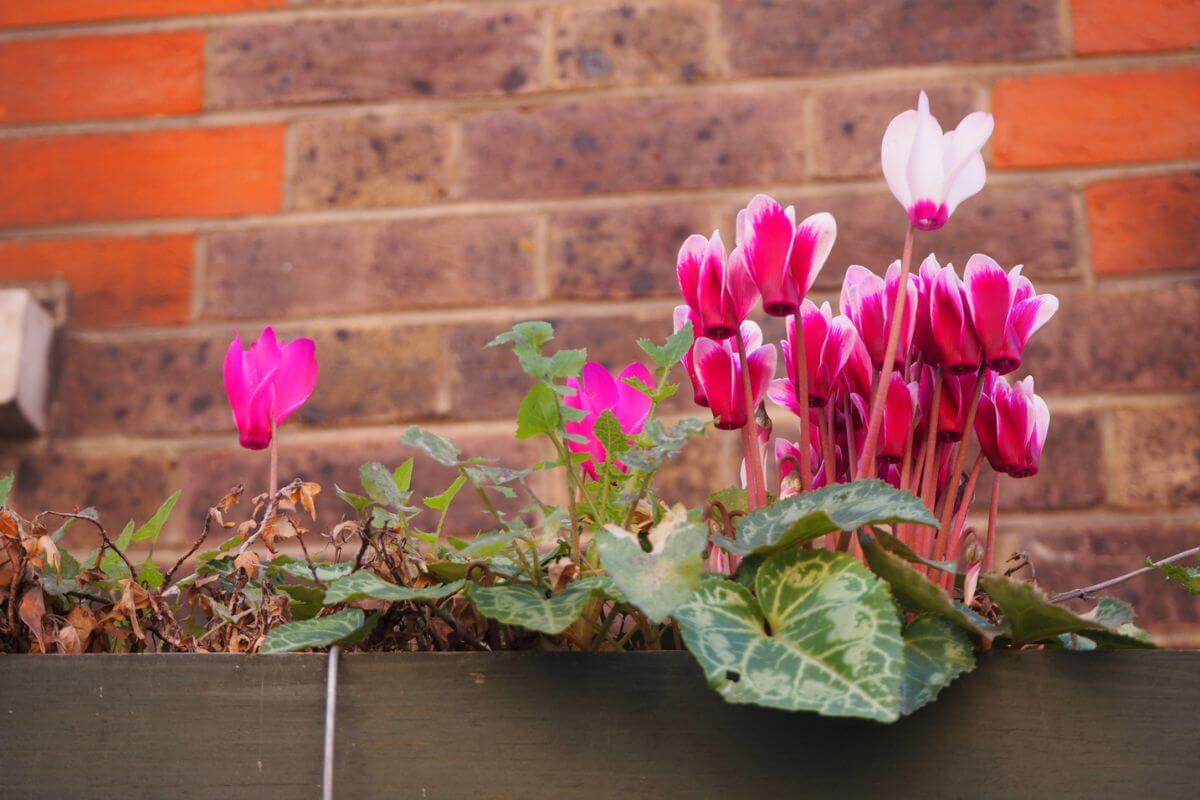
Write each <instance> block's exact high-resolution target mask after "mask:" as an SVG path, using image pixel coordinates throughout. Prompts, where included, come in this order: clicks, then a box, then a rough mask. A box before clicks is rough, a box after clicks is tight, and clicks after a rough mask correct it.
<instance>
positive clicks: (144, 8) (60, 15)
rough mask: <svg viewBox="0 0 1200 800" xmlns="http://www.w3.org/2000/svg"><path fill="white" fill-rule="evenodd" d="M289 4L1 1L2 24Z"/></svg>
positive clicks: (246, 0)
mask: <svg viewBox="0 0 1200 800" xmlns="http://www.w3.org/2000/svg"><path fill="white" fill-rule="evenodd" d="M285 5H287V0H4V2H2V3H0V27H9V28H11V27H15V26H18V25H54V24H58V23H64V22H90V21H93V20H105V19H138V18H146V17H172V16H182V15H186V14H224V13H228V12H233V11H254V10H259V9H266V8H281V7H283V6H285Z"/></svg>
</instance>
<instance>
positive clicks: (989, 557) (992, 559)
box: [983, 472, 1001, 572]
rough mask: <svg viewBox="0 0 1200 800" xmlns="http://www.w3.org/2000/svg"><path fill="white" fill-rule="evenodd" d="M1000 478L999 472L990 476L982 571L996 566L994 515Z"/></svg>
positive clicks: (995, 513)
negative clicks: (990, 498) (989, 495)
mask: <svg viewBox="0 0 1200 800" xmlns="http://www.w3.org/2000/svg"><path fill="white" fill-rule="evenodd" d="M1000 478H1001V475H1000V473H999V472H997V473H996V475H995V477H993V478H992V502H991V503H990V504H989V505H988V530H987V545H986V546H985V547H984V551H983V571H984V572H991V571H992V570H994V569H995V568H996V516H997V513H998V512H999V510H1000Z"/></svg>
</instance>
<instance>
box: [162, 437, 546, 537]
mask: <svg viewBox="0 0 1200 800" xmlns="http://www.w3.org/2000/svg"><path fill="white" fill-rule="evenodd" d="M439 432H441V433H445V431H439ZM451 438H452V439H453V440H454V442H455V443H456V444H457V445H458V446H459V447H461V448H462V450H463V453H464V455H467V456H483V457H487V458H496V459H498V463H499V464H502V465H504V466H508V467H513V468H524V467H528V466H531V465H533V464H535V463H537V462H538V461H540V460H542V459H544V458H548V457H549V456H550V454H549V453H548V452H547V448H544V447H542V445H541V443H539V442H536V441H525V442H518V441H516V440H515V439H514V438H513V437H512V435H511V434H508V435H505V434H500V433H493V434H487V433H471V434H461V433H455V434H452V435H451ZM326 439H327V440H317V439H314V438H313V437H306V438H305V439H304V440H303V441H300V442H295V441H293V442H290V443H289V442H288V440H287V439H286V438H283V439H280V445H279V475H280V481H281V482H286V481H290V480H291V479H292V478H295V477H301V478H303V479H304V480H308V481H315V482H316V483H319V484H320V485H321V494H320V495H319V496H318V497H317V521H316V524H315V526H314V525H313V524H311V520H309V519H308V518H307V517H306V516H304V515H303V513H301V514H300V518H301V519H302V520H303V521H304V522H306V523H310V524H309V525H308V526H307V527H309V528H310V529H311V530H312V531H313V534H314V535H312V536H310V537H308V538H306V544H307V546H308V547H309V548H310V553H313V554H314V556H315V554H316V551H317V550H320V549H321V548H324V547H327V545H326V544H325V541H326V540H322V539H320V538H318V536H317V535H316V534H318V533H321V532H325V531H327V530H328V529H329V528H330V527H332V526H333V525H336V524H337V523H338V522H339V521H341V520H342V519H346V518H352V517H353V511H351V509H350V507H349V506H347V505H346V504H345V503H343V502H342V501H341V500H339V499H338V497H337V496H336V494H335V487H337V486H340V487H342V488H343V489H346V490H348V491H352V492H357V493H362V492H363V490H362V488H361V483H360V480H359V466H360V465H361V464H363V463H365V462H367V461H381V462H383V463H384V464H387V465H388V466H389V467H395V466H398V465H399V464H400V463H401V462H403V461H404V460H405V459H406V458H409V457H412V458H414V459H415V463H414V465H413V483H412V490H413V498H414V505H417V506H418V507H419V506H420V505H421V498H424V497H432V496H433V495H436V494H440V493H441V492H443V491H445V489H446V487H447V486H449V485H450V483H451V482H453V481H454V479H455V477H456V476H457V473H456V471H455V470H453V469H451V468H449V467H443V466H441V465H439V464H437V463H436V462H434V461H432V460H431V459H429V458H428V457H427V456H425V455H424V454H422V453H421V452H420V451H418V450H415V449H414V448H411V447H408V446H406V445H402V444H400V432H399V431H396V432H395V433H394V434H390V435H389V436H386V437H380V436H378V435H371V436H364V435H363V434H350V435H347V436H344V437H339V438H338V439H337V440H336V441H334V440H329V439H328V437H326ZM265 464H266V462H265V455H264V454H263V453H254V452H250V451H246V450H240V449H238V448H236V447H223V448H213V449H207V450H202V451H197V452H195V453H192V454H189V456H188V458H187V460H186V462H185V464H184V469H183V476H184V477H183V486H184V493H185V497H186V498H187V505H186V512H185V513H186V516H187V519H188V520H190V525H191V528H193V529H197V530H198V526H199V525H200V524H202V522H203V519H204V515H205V513H206V512H207V510H208V508H209V506H211V505H212V504H213V503H215V502H216V501H217V500H219V499H220V498H221V497H222V496H223V495H224V493H225V492H227V491H228V490H229V488H230V487H232V486H234V485H235V484H237V483H239V482H242V483H244V484H245V486H246V496H247V498H249V497H251V496H253V495H254V494H257V493H259V492H262V491H266V480H267V473H266V471H265ZM530 480H531V481H532V482H533V483H532V484H531V485H534V486H536V487H538V488H540V483H539V481H540V480H541V476H534V477H532V478H531V479H530ZM535 491H537V489H535ZM519 494H520V496H519V497H518V498H517V499H515V500H507V499H505V498H503V497H499V496H497V495H494V494H492V495H489V496H490V497H491V499H492V501H493V502H494V503H495V504H496V506H497V508H499V509H500V510H502V511H504V512H506V513H511V512H515V511H516V510H517V509H519V508H521V507H522V506H524V505H526V504H528V502H529V497H528V496H526V495H524V494H523V493H521V492H519ZM539 494H540V492H539ZM248 510H249V509H248V507H245V506H243V507H239V508H238V510H237V511H235V512H234V513H235V514H237V513H238V512H240V515H239V516H236V517H234V518H237V519H240V518H241V517H242V516H244V515H245V514H246V513H247V512H248ZM492 520H493V517H491V515H490V514H489V513H488V512H487V510H486V508H485V506H484V504H483V501H482V500H480V499H479V496H478V494H477V493H476V492H475V491H474V490H473V489H471V488H470V487H466V488H464V489H463V490H462V492H460V494H459V495H458V497H456V498H455V500H454V504H453V505H452V506H451V509H450V515H449V517H447V520H446V528H445V530H446V532H447V533H449V534H453V535H470V534H474V533H476V532H478V531H481V530H488V529H491V528H494V527H495V526H494V523H493V522H492ZM302 524H303V523H302ZM417 524H418V525H422V526H425V527H426V528H428V529H430V530H432V529H433V528H434V526H436V524H437V515H436V513H435V512H432V511H428V510H426V511H425V512H424V513H423V514H422V515H421V517H419V518H418V522H417ZM323 555H324V556H325V557H327V556H329V555H330V552H329V550H328V549H325V550H323Z"/></svg>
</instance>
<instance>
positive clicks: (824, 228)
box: [788, 211, 837, 297]
mask: <svg viewBox="0 0 1200 800" xmlns="http://www.w3.org/2000/svg"><path fill="white" fill-rule="evenodd" d="M836 240H837V220H835V219H834V218H833V215H832V214H830V213H828V212H826V211H822V212H820V213H818V214H813V215H812V216H809V217H806V218H805V219H804V221H802V222H801V223H800V224H799V225H797V226H796V234H795V236H793V237H792V248H791V251H790V253H789V254H788V270H789V271H790V272H791V278H792V281H793V284H794V285H795V287H796V289H797V291H798V292H799V295H800V297H803V296H805V295H807V294H808V292H809V290H810V289H812V287H813V284H814V283H816V281H817V276H818V275H820V274H821V269H822V268H823V267H824V266H825V261H826V259H828V258H829V253H830V251H831V250H833V243H834V242H835V241H836Z"/></svg>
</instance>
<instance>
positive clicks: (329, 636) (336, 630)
mask: <svg viewBox="0 0 1200 800" xmlns="http://www.w3.org/2000/svg"><path fill="white" fill-rule="evenodd" d="M366 624H367V616H366V614H364V613H363V610H362V609H361V608H347V609H346V610H345V611H339V612H337V613H336V614H330V615H329V616H328V617H320V618H318V619H306V620H302V621H300V622H289V623H287V624H286V625H280V626H279V627H278V628H273V629H272V630H271V632H270V633H268V634H267V638H266V639H265V640H263V645H262V652H264V653H290V652H292V651H293V650H305V649H307V648H310V647H327V646H328V645H331V644H337V643H338V642H340V641H342V640H343V639H350V638H353V637H354V636H355V635H356V634H361V633H362V631H363V628H364V627H365V626H366Z"/></svg>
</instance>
